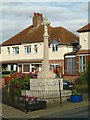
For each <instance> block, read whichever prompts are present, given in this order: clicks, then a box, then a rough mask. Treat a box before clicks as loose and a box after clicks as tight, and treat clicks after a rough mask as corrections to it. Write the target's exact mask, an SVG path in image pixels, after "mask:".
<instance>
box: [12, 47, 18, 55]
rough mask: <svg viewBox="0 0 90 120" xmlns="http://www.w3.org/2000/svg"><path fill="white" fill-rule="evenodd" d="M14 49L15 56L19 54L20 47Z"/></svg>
mask: <svg viewBox="0 0 90 120" xmlns="http://www.w3.org/2000/svg"><path fill="white" fill-rule="evenodd" d="M12 49H13V54H14V55H17V54H19V47H13V48H12Z"/></svg>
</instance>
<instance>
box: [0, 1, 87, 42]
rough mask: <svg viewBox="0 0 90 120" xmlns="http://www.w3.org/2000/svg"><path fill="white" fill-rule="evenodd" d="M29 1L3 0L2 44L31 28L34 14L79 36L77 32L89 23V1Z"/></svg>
mask: <svg viewBox="0 0 90 120" xmlns="http://www.w3.org/2000/svg"><path fill="white" fill-rule="evenodd" d="M7 1H8V2H7ZM18 1H19V0H18ZM28 1H30V0H26V2H25V1H23V0H22V2H21V1H20V2H17V0H15V1H14V2H13V0H3V2H2V4H1V5H0V12H1V13H0V15H1V17H0V25H1V26H2V27H0V33H2V34H0V43H2V42H3V41H6V40H7V39H9V38H10V37H12V36H14V35H15V34H17V33H18V32H20V31H22V30H23V29H25V28H26V27H28V26H30V25H31V24H32V17H33V13H34V12H39V13H42V14H43V15H44V16H47V17H48V19H49V20H50V22H51V26H53V27H54V26H62V27H64V28H66V29H68V30H70V31H72V32H73V33H75V34H77V35H78V33H77V32H76V30H77V29H79V28H80V27H82V26H84V25H86V24H87V23H88V2H87V1H88V0H78V1H79V2H77V0H73V1H75V2H72V1H71V0H63V1H64V2H62V0H61V1H60V0H59V2H58V0H55V1H56V2H53V0H51V1H52V2H51V1H49V2H47V0H46V2H40V0H35V2H34V0H33V2H28ZM36 1H38V2H36ZM43 1H44V0H43ZM65 1H67V2H65ZM80 1H82V2H80ZM85 1H86V2H85Z"/></svg>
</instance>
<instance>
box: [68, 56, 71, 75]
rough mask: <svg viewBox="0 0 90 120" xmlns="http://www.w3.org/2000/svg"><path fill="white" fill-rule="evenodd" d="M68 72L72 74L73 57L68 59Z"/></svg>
mask: <svg viewBox="0 0 90 120" xmlns="http://www.w3.org/2000/svg"><path fill="white" fill-rule="evenodd" d="M67 72H68V74H72V58H69V59H67Z"/></svg>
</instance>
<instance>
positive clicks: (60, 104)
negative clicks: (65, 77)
mask: <svg viewBox="0 0 90 120" xmlns="http://www.w3.org/2000/svg"><path fill="white" fill-rule="evenodd" d="M59 97H60V106H61V107H62V96H61V86H60V80H59Z"/></svg>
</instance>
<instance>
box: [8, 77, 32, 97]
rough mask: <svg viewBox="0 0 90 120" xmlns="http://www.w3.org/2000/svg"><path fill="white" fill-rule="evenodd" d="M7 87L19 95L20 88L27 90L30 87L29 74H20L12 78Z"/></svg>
mask: <svg viewBox="0 0 90 120" xmlns="http://www.w3.org/2000/svg"><path fill="white" fill-rule="evenodd" d="M9 88H10V92H12V91H13V93H14V94H15V95H20V94H21V90H28V89H30V77H29V75H24V76H22V75H20V76H19V77H16V78H14V79H12V80H11V81H10V82H9Z"/></svg>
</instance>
